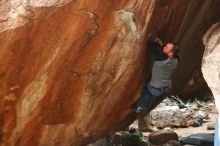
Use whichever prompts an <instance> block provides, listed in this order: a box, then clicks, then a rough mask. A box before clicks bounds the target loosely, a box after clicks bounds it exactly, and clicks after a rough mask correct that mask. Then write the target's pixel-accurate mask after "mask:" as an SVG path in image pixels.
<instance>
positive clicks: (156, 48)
mask: <svg viewBox="0 0 220 146" xmlns="http://www.w3.org/2000/svg"><path fill="white" fill-rule="evenodd" d="M148 48H149V49H150V52H151V54H152V55H153V57H154V59H155V60H164V59H166V58H167V57H166V55H165V54H164V53H163V48H162V46H161V45H160V43H158V42H155V41H150V42H149V43H148Z"/></svg>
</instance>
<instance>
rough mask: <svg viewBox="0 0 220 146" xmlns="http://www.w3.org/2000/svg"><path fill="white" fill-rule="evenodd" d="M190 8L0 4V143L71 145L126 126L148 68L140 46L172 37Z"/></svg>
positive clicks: (101, 0) (144, 2)
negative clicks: (153, 38) (151, 38)
mask: <svg viewBox="0 0 220 146" xmlns="http://www.w3.org/2000/svg"><path fill="white" fill-rule="evenodd" d="M211 2H214V0H213V1H211V0H210V5H208V6H210V7H211ZM199 4H200V5H207V3H205V2H204V3H203V2H201V1H200V2H199ZM212 4H213V3H212ZM191 5H192V4H191V3H190V2H189V0H169V1H168V0H164V1H157V0H119V1H116V0H113V1H108V0H93V1H88V0H80V1H77V0H76V1H70V0H52V1H49V2H48V1H44V0H26V1H21V0H3V1H0V97H1V98H0V116H1V118H0V143H1V144H2V145H5V146H13V145H17V146H30V145H31V146H38V145H39V146H50V145H57V146H59V145H62V146H68V145H74V146H79V145H85V144H87V143H89V142H92V141H94V140H96V139H97V138H99V137H102V136H104V135H106V134H108V133H111V132H113V131H114V130H115V129H117V128H120V126H126V121H125V119H126V118H127V116H128V114H129V113H130V107H131V105H132V104H133V103H134V102H135V100H137V98H138V97H139V94H140V90H141V88H142V84H143V83H144V82H145V79H144V78H145V75H144V74H145V72H148V70H149V69H150V57H149V55H148V54H149V53H148V51H147V49H146V47H145V46H146V42H147V39H148V38H149V36H150V35H152V34H155V33H158V34H160V35H162V36H164V37H166V38H167V39H175V38H178V36H177V34H178V33H179V32H180V30H181V27H182V24H184V23H183V22H187V20H189V19H191V18H192V16H190V15H187V13H186V12H187V11H186V10H187V9H188V8H191V7H193V5H192V6H191ZM190 6H191V7H190ZM148 76H149V73H147V74H146V77H148Z"/></svg>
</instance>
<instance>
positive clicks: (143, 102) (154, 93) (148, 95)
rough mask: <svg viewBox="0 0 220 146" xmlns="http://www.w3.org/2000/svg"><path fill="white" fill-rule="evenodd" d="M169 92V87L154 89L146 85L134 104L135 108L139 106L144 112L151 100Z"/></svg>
mask: <svg viewBox="0 0 220 146" xmlns="http://www.w3.org/2000/svg"><path fill="white" fill-rule="evenodd" d="M170 90H171V86H170V87H165V88H156V87H153V86H151V85H149V84H147V85H146V86H144V88H143V90H142V93H141V96H140V99H139V100H138V101H137V103H136V104H135V108H137V107H139V106H140V107H141V108H143V109H144V110H147V109H149V105H150V101H151V100H152V98H155V97H158V96H161V95H163V94H167V93H169V92H170Z"/></svg>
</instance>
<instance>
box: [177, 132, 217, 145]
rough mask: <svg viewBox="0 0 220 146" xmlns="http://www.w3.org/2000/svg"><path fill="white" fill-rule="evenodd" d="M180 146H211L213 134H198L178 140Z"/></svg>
mask: <svg viewBox="0 0 220 146" xmlns="http://www.w3.org/2000/svg"><path fill="white" fill-rule="evenodd" d="M180 142H181V144H192V145H198V146H213V145H214V133H198V134H193V135H190V136H187V137H183V138H181V139H180Z"/></svg>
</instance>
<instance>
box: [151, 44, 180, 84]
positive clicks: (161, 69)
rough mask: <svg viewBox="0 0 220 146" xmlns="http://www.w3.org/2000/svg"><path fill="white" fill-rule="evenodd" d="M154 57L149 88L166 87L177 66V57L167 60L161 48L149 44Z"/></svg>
mask: <svg viewBox="0 0 220 146" xmlns="http://www.w3.org/2000/svg"><path fill="white" fill-rule="evenodd" d="M149 47H150V49H151V51H152V54H153V56H154V63H153V68H152V76H151V80H150V82H149V85H150V86H153V87H156V88H162V87H167V86H169V85H171V84H172V80H171V75H172V73H173V71H174V70H175V68H176V66H177V64H178V57H177V56H175V57H174V58H169V57H168V56H167V55H166V54H164V53H163V51H162V49H163V47H162V46H160V44H158V43H156V42H152V44H149Z"/></svg>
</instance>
